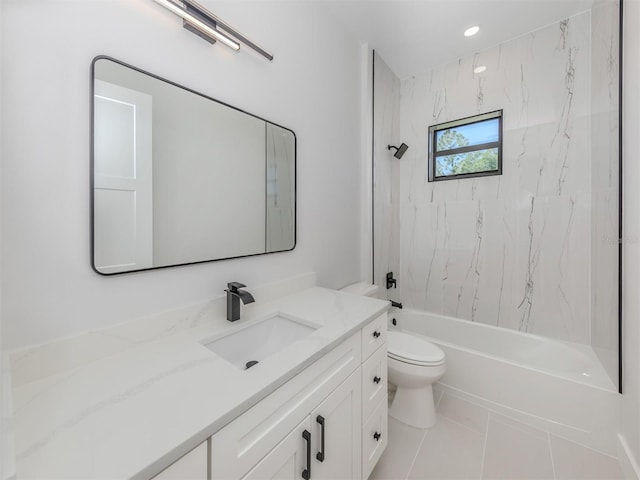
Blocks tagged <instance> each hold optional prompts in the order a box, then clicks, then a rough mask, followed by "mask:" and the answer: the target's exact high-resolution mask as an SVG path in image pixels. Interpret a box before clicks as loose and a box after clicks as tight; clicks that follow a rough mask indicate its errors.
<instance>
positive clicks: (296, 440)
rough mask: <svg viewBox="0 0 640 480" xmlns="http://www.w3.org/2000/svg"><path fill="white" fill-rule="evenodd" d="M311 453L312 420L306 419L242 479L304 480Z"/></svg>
mask: <svg viewBox="0 0 640 480" xmlns="http://www.w3.org/2000/svg"><path fill="white" fill-rule="evenodd" d="M309 452H313V450H312V447H311V420H310V418H309V417H306V418H305V419H304V420H303V421H302V422H301V423H300V424H299V425H298V426H297V427H296V428H294V429H293V431H291V432H290V433H289V435H287V436H286V437H285V438H284V439H283V440H282V441H281V442H280V443H278V444H277V445H276V446H275V447H274V448H273V450H271V452H269V453H268V454H267V455H266V456H265V457H264V458H263V459H262V460H260V461H259V462H258V464H257V465H256V466H255V467H253V469H251V470H250V471H249V473H247V474H246V475H245V476H244V477H242V479H243V480H267V479H278V480H294V479H295V480H298V479H301V478H304V477H303V472H304V471H305V470H307V471H308V468H309V465H307V457H308V455H307V454H308V453H309ZM309 455H310V453H309ZM311 468H313V466H312V467H311ZM314 473H315V472H314ZM307 478H310V476H309V475H308V476H307ZM313 478H315V476H314V477H313Z"/></svg>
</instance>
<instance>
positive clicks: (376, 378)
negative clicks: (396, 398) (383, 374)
mask: <svg viewBox="0 0 640 480" xmlns="http://www.w3.org/2000/svg"><path fill="white" fill-rule="evenodd" d="M380 380H382V379H381V378H380V377H378V376H377V375H376V376H375V377H373V383H380Z"/></svg>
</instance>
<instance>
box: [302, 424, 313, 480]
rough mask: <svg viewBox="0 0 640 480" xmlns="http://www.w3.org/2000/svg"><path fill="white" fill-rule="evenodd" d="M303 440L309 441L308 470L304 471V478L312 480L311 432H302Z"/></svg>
mask: <svg viewBox="0 0 640 480" xmlns="http://www.w3.org/2000/svg"><path fill="white" fill-rule="evenodd" d="M302 438H304V439H305V440H306V441H307V468H305V469H304V470H303V471H302V478H304V480H310V478H311V432H309V430H305V431H304V432H302Z"/></svg>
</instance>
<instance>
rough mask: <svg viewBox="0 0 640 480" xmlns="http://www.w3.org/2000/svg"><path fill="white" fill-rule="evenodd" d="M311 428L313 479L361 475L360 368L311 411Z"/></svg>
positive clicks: (357, 477)
mask: <svg viewBox="0 0 640 480" xmlns="http://www.w3.org/2000/svg"><path fill="white" fill-rule="evenodd" d="M311 429H312V438H313V443H312V445H313V450H312V455H311V459H312V460H311V462H312V464H313V467H312V471H313V477H312V478H313V479H314V480H316V479H317V480H320V479H327V480H338V479H349V480H351V479H359V478H361V477H362V464H361V461H360V459H361V458H362V439H361V436H362V395H361V380H360V369H358V370H357V371H356V372H355V373H354V374H352V375H351V376H350V377H349V378H347V379H346V380H345V381H344V382H343V383H342V384H341V385H340V386H339V387H338V388H336V389H335V390H334V391H333V393H331V395H329V396H328V397H327V398H326V399H325V400H324V401H323V402H322V403H321V404H320V405H319V406H318V407H317V408H316V409H315V410H314V411H313V412H312V413H311ZM323 433H324V449H323V448H322V447H323V442H322V437H323Z"/></svg>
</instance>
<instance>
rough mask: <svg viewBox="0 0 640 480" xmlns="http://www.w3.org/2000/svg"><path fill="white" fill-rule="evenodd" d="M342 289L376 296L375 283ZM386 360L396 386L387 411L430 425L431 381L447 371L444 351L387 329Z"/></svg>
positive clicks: (433, 419)
mask: <svg viewBox="0 0 640 480" xmlns="http://www.w3.org/2000/svg"><path fill="white" fill-rule="evenodd" d="M342 291H343V292H347V293H352V294H355V295H364V296H368V297H375V296H376V294H377V292H378V286H377V285H371V284H368V283H364V282H360V283H355V284H353V285H349V286H347V287H344V288H343V289H342ZM387 364H388V367H387V370H388V375H389V382H390V383H391V384H393V385H395V386H396V387H397V390H396V394H395V397H394V399H393V403H392V404H391V407H390V408H389V415H390V416H391V417H393V418H395V419H396V420H399V421H400V422H402V423H406V424H407V425H410V426H412V427H417V428H430V427H432V426H433V425H434V424H435V423H436V408H435V405H434V402H433V388H432V385H433V384H434V383H435V382H437V381H438V380H440V379H441V378H442V376H443V375H444V373H445V371H446V368H445V359H444V352H443V351H442V350H440V348H438V347H437V346H436V345H434V344H433V343H431V342H428V341H426V340H424V339H422V338H419V337H417V336H415V335H411V334H409V333H405V332H400V331H397V330H389V331H388V332H387Z"/></svg>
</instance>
